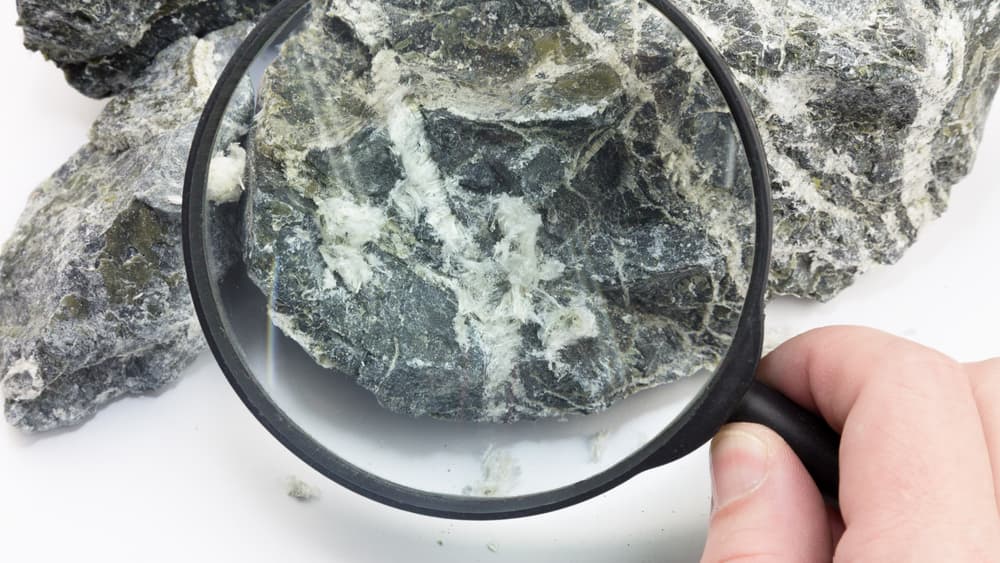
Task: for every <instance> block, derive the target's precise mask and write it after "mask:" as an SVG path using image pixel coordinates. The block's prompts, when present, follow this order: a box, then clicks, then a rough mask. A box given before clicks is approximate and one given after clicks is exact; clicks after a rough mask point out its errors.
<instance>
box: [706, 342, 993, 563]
mask: <svg viewBox="0 0 1000 563" xmlns="http://www.w3.org/2000/svg"><path fill="white" fill-rule="evenodd" d="M758 373H759V374H760V378H761V380H763V381H764V382H766V383H768V384H770V385H772V386H773V387H775V388H776V389H779V390H780V391H782V392H783V393H785V394H786V395H787V396H788V397H789V398H791V399H792V400H794V401H795V402H797V403H799V404H801V405H803V406H805V407H806V408H809V409H812V410H815V411H816V412H819V413H821V414H822V415H823V417H824V418H825V419H826V420H827V422H828V423H829V424H830V426H831V427H832V428H834V429H835V430H837V431H839V432H840V433H841V446H840V494H839V500H840V509H839V510H836V509H834V508H831V507H828V506H826V505H825V504H824V502H823V499H822V497H821V495H820V493H819V491H818V490H817V489H816V485H815V484H814V483H813V482H812V479H811V478H810V477H809V474H808V473H806V470H805V468H804V467H803V466H802V463H801V462H800V461H799V460H798V458H797V457H795V454H794V453H792V451H791V449H789V447H788V446H787V445H786V444H785V442H784V441H783V440H782V439H781V438H780V437H779V436H778V435H777V434H775V433H774V432H773V431H771V430H769V429H767V428H765V427H763V426H759V425H756V424H732V425H729V426H726V427H725V428H723V429H722V431H721V432H720V433H719V435H718V436H716V438H715V440H714V441H713V442H712V474H713V483H712V494H713V501H712V518H711V524H710V526H709V531H708V542H707V545H706V547H705V551H704V555H703V558H702V560H703V561H706V562H721V561H741V562H743V561H747V562H749V561H755V562H756V561H782V562H784V561H790V562H796V563H798V562H811V561H830V560H836V561H934V562H940V561H990V562H1000V508H998V507H1000V358H998V359H994V360H989V361H986V362H980V363H973V364H960V363H958V362H956V361H954V360H952V359H950V358H948V357H947V356H944V355H943V354H941V353H939V352H936V351H934V350H931V349H929V348H925V347H923V346H920V345H918V344H916V343H913V342H910V341H907V340H903V339H901V338H897V337H894V336H891V335H888V334H885V333H882V332H878V331H875V330H871V329H864V328H852V327H835V328H826V329H820V330H815V331H812V332H809V333H806V334H804V335H802V336H799V337H797V338H794V339H792V340H790V341H788V342H787V343H785V344H783V345H782V346H780V347H779V348H778V349H776V350H775V351H774V352H772V353H771V354H769V355H768V356H767V357H766V358H764V360H762V362H761V365H760V369H759V370H758Z"/></svg>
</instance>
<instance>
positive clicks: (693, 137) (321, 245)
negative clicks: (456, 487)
mask: <svg viewBox="0 0 1000 563" xmlns="http://www.w3.org/2000/svg"><path fill="white" fill-rule="evenodd" d="M409 6H410V5H409V4H407V3H405V2H395V3H394V2H387V3H381V4H379V5H377V6H376V5H375V4H364V5H362V4H359V5H358V9H357V10H355V6H354V5H353V4H351V3H345V4H344V5H342V6H339V7H340V8H341V9H337V6H334V9H333V10H331V11H330V12H329V14H326V15H325V14H323V13H320V12H319V11H315V12H314V13H313V18H312V19H311V20H310V21H309V23H308V24H307V26H306V27H305V29H304V30H302V31H301V32H299V33H298V34H296V35H295V36H294V37H293V38H292V39H291V40H290V41H289V42H288V43H286V44H285V45H284V47H283V49H282V54H281V56H280V57H279V59H278V60H277V61H276V62H275V64H274V65H273V66H272V67H271V68H270V69H269V70H268V72H267V74H266V76H265V80H264V83H263V85H262V87H261V109H260V112H259V115H258V117H257V119H256V120H255V125H254V127H253V129H252V130H251V144H250V177H249V181H248V186H249V187H250V189H251V204H250V206H249V214H248V216H247V229H248V231H249V233H250V237H249V239H248V241H247V257H248V264H249V268H250V274H251V277H252V278H253V279H254V280H255V281H256V283H257V284H258V285H259V286H260V288H261V289H262V290H263V291H264V292H265V293H266V294H267V295H268V296H269V300H270V302H271V308H272V313H273V318H274V319H275V322H276V324H277V325H278V326H279V328H281V329H282V330H283V331H284V332H285V333H286V334H287V335H289V336H290V337H292V338H293V339H295V340H297V341H298V342H299V343H300V344H301V345H302V346H303V347H304V348H305V349H306V351H308V352H309V353H310V354H311V355H312V356H313V357H314V358H315V359H316V360H317V361H318V362H320V363H321V364H323V365H325V366H327V367H331V368H334V369H335V370H337V371H339V372H343V373H345V374H348V375H349V376H352V377H354V378H356V379H357V381H358V382H359V383H360V384H361V385H363V386H365V387H366V388H368V389H370V390H371V391H372V392H373V393H375V394H376V396H377V397H378V399H379V400H380V402H381V403H382V404H383V405H384V406H386V407H388V408H390V409H392V410H394V411H398V412H404V413H408V414H414V415H431V416H435V417H441V418H457V419H464V420H486V421H513V420H517V419H520V418H535V417H545V416H563V415H566V414H568V413H587V412H593V411H597V410H601V409H604V408H606V407H607V406H609V405H610V404H612V403H613V402H615V401H616V400H618V399H620V398H622V397H624V396H626V395H628V394H631V393H632V392H634V391H636V390H639V389H642V388H645V387H648V386H651V385H655V384H658V383H663V382H667V381H671V380H673V379H676V378H678V377H681V376H684V375H688V374H691V373H693V372H695V371H697V370H699V369H701V368H712V367H714V365H715V364H716V363H717V362H718V361H719V358H720V355H721V354H722V353H723V352H724V351H725V350H726V349H727V347H728V345H729V343H730V339H731V334H732V332H733V330H734V326H735V322H736V319H737V317H738V314H739V311H740V307H741V304H742V299H743V295H744V294H745V289H746V282H747V277H748V276H747V274H746V265H747V264H748V259H749V255H748V251H750V250H751V249H752V242H753V239H752V223H753V214H752V209H753V207H752V197H751V194H750V184H749V167H748V165H747V162H746V159H745V158H744V157H742V149H741V148H740V144H739V140H738V138H737V136H736V133H735V128H734V126H733V125H732V122H731V116H730V115H729V113H728V111H727V110H726V106H725V103H724V102H723V100H722V96H721V93H719V92H718V91H717V90H716V89H714V88H713V87H712V86H711V83H710V82H707V81H708V80H710V78H709V77H708V74H707V71H704V70H703V68H702V67H701V66H700V63H699V62H698V59H697V54H696V52H695V51H694V50H693V49H692V48H691V47H690V46H689V45H688V44H687V43H685V42H684V40H683V38H682V37H681V36H680V35H679V33H676V32H675V33H672V34H666V33H664V28H663V26H656V25H654V24H653V23H652V22H654V21H655V18H657V17H659V16H657V15H656V14H654V13H653V12H652V11H651V10H644V11H642V12H639V13H637V14H635V17H636V19H627V20H623V19H615V20H611V21H610V22H608V21H595V22H593V24H591V23H588V22H587V21H586V19H585V18H584V14H583V13H579V12H576V11H574V10H571V9H566V7H565V6H563V5H560V4H558V3H552V2H533V3H523V4H522V3H514V2H494V3H486V4H481V3H478V2H431V3H427V4H426V5H422V6H421V9H419V10H417V9H412V8H410V7H409ZM626 25H627V26H633V25H634V27H622V26H626ZM608 33H623V34H624V33H627V34H629V36H630V37H631V36H632V34H636V35H638V36H639V37H640V39H639V40H640V42H641V43H642V44H643V49H642V51H641V52H642V53H643V55H644V56H645V57H646V59H644V60H642V61H639V60H636V59H629V58H624V57H623V53H622V52H620V51H612V50H608V49H607V48H606V40H605V39H604V35H605V34H608ZM630 41H632V40H631V39H630ZM720 157H721V158H720Z"/></svg>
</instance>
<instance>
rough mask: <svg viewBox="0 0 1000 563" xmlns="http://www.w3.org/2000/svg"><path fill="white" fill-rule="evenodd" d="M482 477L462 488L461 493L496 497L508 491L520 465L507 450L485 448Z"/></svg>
mask: <svg viewBox="0 0 1000 563" xmlns="http://www.w3.org/2000/svg"><path fill="white" fill-rule="evenodd" d="M482 472H483V473H482V475H483V478H482V479H480V480H479V481H478V482H476V483H473V484H471V485H468V486H466V487H465V488H464V489H462V494H464V495H468V496H476V497H496V496H504V495H506V494H507V493H509V492H510V491H511V490H512V489H513V488H514V487H515V486H516V485H517V480H518V478H519V477H520V476H521V466H520V465H518V463H517V460H515V459H514V456H512V455H511V454H510V452H509V451H507V450H503V449H496V448H495V447H494V446H493V445H492V444H491V445H490V446H489V447H488V448H486V452H485V453H484V454H483V461H482Z"/></svg>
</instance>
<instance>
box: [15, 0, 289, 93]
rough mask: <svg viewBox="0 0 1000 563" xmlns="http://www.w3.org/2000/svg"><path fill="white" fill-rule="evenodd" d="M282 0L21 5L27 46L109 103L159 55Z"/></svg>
mask: <svg viewBox="0 0 1000 563" xmlns="http://www.w3.org/2000/svg"><path fill="white" fill-rule="evenodd" d="M277 3H278V2H277V0H58V1H56V0H17V13H18V16H19V17H20V19H19V24H20V25H21V27H22V28H23V29H24V45H25V47H27V48H29V49H31V50H33V51H40V52H41V53H42V54H43V55H45V57H46V58H48V59H51V60H52V61H53V62H55V63H56V64H57V65H59V67H60V68H61V69H63V70H64V71H65V72H66V79H67V80H68V81H69V83H70V84H72V85H73V87H74V88H76V89H77V90H79V91H81V92H83V93H84V94H86V95H88V96H91V97H94V98H103V97H104V96H107V95H109V94H114V93H117V92H119V91H121V90H123V89H125V88H127V87H128V86H129V85H131V84H132V82H133V81H135V80H136V79H137V78H138V77H139V76H140V74H141V72H142V70H143V69H144V68H146V66H147V65H148V64H149V63H150V62H151V61H152V60H153V58H154V57H155V56H156V54H157V53H158V52H160V50H161V49H163V48H165V47H167V46H168V45H170V44H171V43H173V42H174V41H176V40H178V39H180V38H181V37H184V36H186V35H197V36H202V35H205V34H206V33H209V32H211V31H214V30H216V29H220V28H222V27H226V26H229V25H232V24H235V23H236V22H239V21H243V20H250V19H254V18H256V17H257V16H259V15H260V14H262V13H263V12H265V11H267V10H268V9H270V8H271V7H272V6H274V5H275V4H277Z"/></svg>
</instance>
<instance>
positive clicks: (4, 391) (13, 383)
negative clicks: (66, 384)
mask: <svg viewBox="0 0 1000 563" xmlns="http://www.w3.org/2000/svg"><path fill="white" fill-rule="evenodd" d="M44 390H45V381H44V380H43V379H42V376H41V374H40V373H39V369H38V364H37V363H35V362H34V361H33V360H30V359H29V360H26V359H24V358H21V359H18V360H17V361H15V362H14V363H13V364H11V365H10V368H8V369H7V373H6V374H4V376H3V382H2V384H0V395H3V398H4V399H6V400H10V401H31V400H33V399H36V398H38V396H39V395H41V394H42V391H44Z"/></svg>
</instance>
